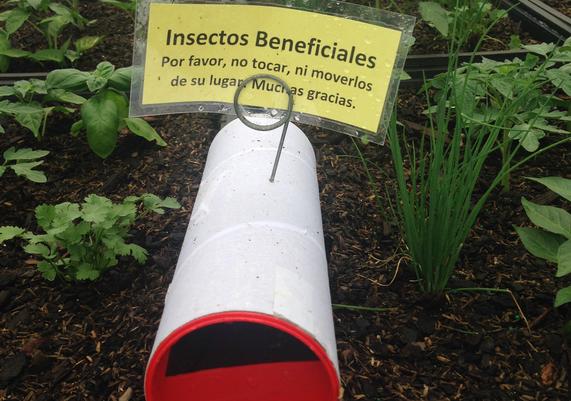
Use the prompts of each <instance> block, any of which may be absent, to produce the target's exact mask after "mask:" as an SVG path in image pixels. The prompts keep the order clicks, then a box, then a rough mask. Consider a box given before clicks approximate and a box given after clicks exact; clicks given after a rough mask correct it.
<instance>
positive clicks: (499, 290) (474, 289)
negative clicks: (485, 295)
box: [448, 287, 531, 334]
mask: <svg viewBox="0 0 571 401" xmlns="http://www.w3.org/2000/svg"><path fill="white" fill-rule="evenodd" d="M454 292H493V293H500V294H509V295H510V296H511V297H512V300H513V301H514V304H515V306H516V308H517V310H518V312H519V314H520V316H521V318H522V319H523V321H524V322H525V325H526V326H527V330H528V332H529V334H531V326H530V325H529V321H528V320H527V317H525V313H523V309H522V308H521V306H520V305H519V302H518V301H517V299H516V297H515V295H514V293H513V292H512V290H510V289H508V288H482V287H470V288H453V289H450V290H448V293H449V294H450V293H454Z"/></svg>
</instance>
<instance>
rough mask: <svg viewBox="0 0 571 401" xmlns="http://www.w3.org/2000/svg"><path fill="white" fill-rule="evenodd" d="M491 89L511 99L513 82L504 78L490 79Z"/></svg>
mask: <svg viewBox="0 0 571 401" xmlns="http://www.w3.org/2000/svg"><path fill="white" fill-rule="evenodd" d="M490 84H491V85H492V87H493V88H494V89H495V90H497V91H498V92H500V93H501V94H502V96H504V97H505V98H507V99H511V98H512V97H513V80H512V79H510V78H505V77H492V78H491V79H490Z"/></svg>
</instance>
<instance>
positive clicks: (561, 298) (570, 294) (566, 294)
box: [555, 285, 571, 308]
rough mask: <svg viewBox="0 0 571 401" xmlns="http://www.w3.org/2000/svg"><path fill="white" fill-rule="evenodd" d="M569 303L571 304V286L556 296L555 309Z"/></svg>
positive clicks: (558, 292)
mask: <svg viewBox="0 0 571 401" xmlns="http://www.w3.org/2000/svg"><path fill="white" fill-rule="evenodd" d="M569 302H571V285H570V286H569V287H565V288H562V289H561V290H559V291H557V295H556V296H555V307H556V308H558V307H560V306H561V305H564V304H566V303H569Z"/></svg>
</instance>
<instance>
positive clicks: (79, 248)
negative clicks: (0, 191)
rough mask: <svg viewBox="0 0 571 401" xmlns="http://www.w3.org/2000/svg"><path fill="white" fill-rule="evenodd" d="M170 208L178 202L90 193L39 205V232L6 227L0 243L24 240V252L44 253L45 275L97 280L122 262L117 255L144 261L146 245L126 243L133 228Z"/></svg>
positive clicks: (0, 230) (42, 266)
mask: <svg viewBox="0 0 571 401" xmlns="http://www.w3.org/2000/svg"><path fill="white" fill-rule="evenodd" d="M166 208H169V209H177V208H180V205H179V203H178V202H177V201H176V200H175V199H173V198H165V199H160V198H159V197H158V196H156V195H153V194H145V195H142V196H129V197H127V198H125V199H124V200H123V202H121V203H113V202H111V201H110V200H109V199H107V198H105V197H101V196H98V195H93V194H92V195H89V196H88V197H86V198H85V200H84V202H83V203H82V204H81V205H80V204H77V203H69V202H65V203H60V204H58V205H40V206H38V207H37V208H36V211H35V212H36V213H35V215H36V221H37V224H38V226H39V227H40V228H41V229H42V230H43V232H42V233H41V234H34V233H33V232H31V231H27V230H25V229H24V228H21V227H14V226H3V227H0V244H2V243H3V242H5V241H8V240H12V239H17V238H19V239H22V240H24V242H25V245H24V246H23V249H24V251H25V252H26V253H29V254H31V255H33V256H34V257H38V258H40V262H39V263H38V265H37V268H38V270H39V271H40V272H41V273H42V275H43V276H44V278H46V279H47V280H50V281H53V280H55V279H56V278H58V279H62V280H65V281H77V280H96V279H98V278H99V277H100V276H101V275H102V274H103V273H105V272H106V271H108V270H109V269H111V268H112V267H114V266H116V265H117V264H118V263H119V259H118V258H119V256H132V257H133V258H134V259H135V260H136V261H137V262H138V263H144V262H145V261H146V259H147V251H146V250H145V249H144V248H142V247H141V246H139V245H137V244H133V243H127V242H126V239H127V237H128V236H129V230H130V229H131V227H132V226H133V224H134V223H135V221H136V220H137V219H138V218H140V217H142V216H145V215H146V214H148V213H151V212H153V213H158V214H163V213H164V212H165V210H164V209H166Z"/></svg>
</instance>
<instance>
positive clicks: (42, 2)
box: [0, 0, 101, 72]
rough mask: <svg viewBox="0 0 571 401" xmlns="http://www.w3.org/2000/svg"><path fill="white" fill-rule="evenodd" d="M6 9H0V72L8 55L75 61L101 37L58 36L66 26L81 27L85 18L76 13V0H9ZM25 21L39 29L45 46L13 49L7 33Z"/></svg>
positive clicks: (10, 33) (43, 59) (7, 60)
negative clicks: (31, 49) (33, 50)
mask: <svg viewBox="0 0 571 401" xmlns="http://www.w3.org/2000/svg"><path fill="white" fill-rule="evenodd" d="M6 4H7V6H8V7H9V8H8V10H6V11H4V12H2V13H0V22H2V23H3V29H0V72H5V71H7V70H8V67H9V62H10V59H11V58H21V57H26V58H28V59H30V60H34V61H37V62H43V61H51V62H55V63H58V64H60V65H62V64H64V63H65V62H66V60H69V61H71V62H74V61H76V60H77V59H78V58H79V57H80V56H81V55H82V54H83V53H85V52H86V51H87V50H89V49H91V48H93V47H94V46H96V45H97V44H98V43H99V42H100V40H101V38H100V37H96V36H85V37H82V38H79V39H78V40H76V41H74V42H73V43H72V40H71V39H66V40H63V39H62V37H61V36H62V32H63V31H64V29H65V28H67V27H68V26H74V27H76V28H78V29H80V30H81V29H84V28H85V26H86V25H87V24H90V23H92V22H94V21H88V20H87V19H86V18H84V17H83V16H82V15H81V14H80V13H79V2H78V0H65V1H64V3H61V2H56V1H52V0H9V1H8V2H7V3H6ZM24 24H27V25H29V26H31V27H32V28H33V29H34V30H36V31H37V32H39V33H41V34H42V35H43V36H44V38H45V39H46V42H47V48H45V49H40V50H37V51H35V52H30V51H26V50H23V49H14V48H12V46H11V43H10V36H11V35H12V34H13V33H15V32H16V31H18V30H19V29H21V27H22V26H23V25H24Z"/></svg>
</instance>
